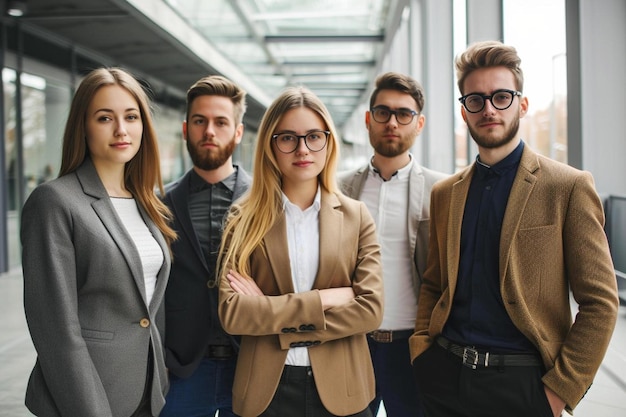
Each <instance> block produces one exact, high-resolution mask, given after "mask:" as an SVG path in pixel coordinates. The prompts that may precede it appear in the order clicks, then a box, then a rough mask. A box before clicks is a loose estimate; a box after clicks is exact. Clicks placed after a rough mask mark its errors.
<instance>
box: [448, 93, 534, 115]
mask: <svg viewBox="0 0 626 417" xmlns="http://www.w3.org/2000/svg"><path fill="white" fill-rule="evenodd" d="M521 95H522V92H521V91H513V90H506V89H501V90H496V91H494V92H493V93H492V94H491V95H490V96H488V95H486V94H478V93H470V94H466V95H464V96H463V97H460V98H459V101H460V102H461V104H463V106H465V110H467V111H468V112H470V113H478V112H479V111H482V109H484V108H485V103H486V102H487V100H489V101H491V105H492V106H493V107H494V108H495V109H497V110H506V109H508V108H509V107H511V104H513V99H514V98H515V96H521Z"/></svg>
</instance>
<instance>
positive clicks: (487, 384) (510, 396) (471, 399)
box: [413, 343, 552, 417]
mask: <svg viewBox="0 0 626 417" xmlns="http://www.w3.org/2000/svg"><path fill="white" fill-rule="evenodd" d="M507 356H509V355H507ZM483 358H484V356H481V360H483V361H484V359H483ZM511 363H513V364H514V365H506V363H505V362H503V363H500V365H497V363H496V365H495V366H484V363H479V364H477V366H475V367H473V366H471V364H470V365H469V366H468V363H465V364H464V363H463V359H462V357H460V356H459V355H458V354H456V353H453V352H452V351H450V350H448V349H446V348H444V347H442V346H441V345H440V344H438V343H433V345H432V346H431V347H430V348H429V349H428V350H426V351H425V352H424V353H422V354H421V355H420V356H418V357H417V358H415V361H414V362H413V369H414V372H415V377H416V379H417V383H418V386H419V392H420V395H421V396H422V403H423V406H424V414H425V416H426V417H441V416H446V417H502V416H507V417H528V416H533V417H552V410H551V409H550V404H549V403H548V399H547V397H546V395H545V391H544V386H543V383H542V381H541V377H542V376H543V374H544V369H543V366H542V365H541V364H540V363H538V364H529V365H520V364H519V363H516V362H515V361H514V360H512V361H511Z"/></svg>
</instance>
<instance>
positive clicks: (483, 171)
mask: <svg viewBox="0 0 626 417" xmlns="http://www.w3.org/2000/svg"><path fill="white" fill-rule="evenodd" d="M523 151H524V142H523V141H520V143H519V144H518V145H517V147H516V148H515V149H514V150H513V151H512V152H511V153H510V154H508V155H507V156H506V158H504V159H503V160H501V161H499V162H498V163H496V164H495V165H487V164H485V163H484V162H481V160H480V155H476V171H477V172H478V173H479V174H480V175H489V174H490V173H493V174H496V175H502V174H504V173H506V172H507V171H509V170H511V169H516V168H517V166H518V165H519V162H520V161H521V160H522V152H523Z"/></svg>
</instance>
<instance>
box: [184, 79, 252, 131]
mask: <svg viewBox="0 0 626 417" xmlns="http://www.w3.org/2000/svg"><path fill="white" fill-rule="evenodd" d="M200 96H222V97H228V98H229V99H230V100H231V101H232V102H233V106H234V114H233V117H234V119H235V122H236V123H241V122H242V121H243V115H244V113H245V112H246V92H245V91H244V90H243V89H242V88H241V87H239V86H238V85H237V84H235V83H234V82H232V81H230V80H229V79H227V78H225V77H222V76H221V75H209V76H207V77H203V78H201V79H199V80H198V81H196V82H195V83H194V85H192V86H191V87H189V90H187V115H186V117H185V119H186V120H187V121H189V109H190V108H191V104H192V103H193V101H194V100H195V99H196V98H198V97H200Z"/></svg>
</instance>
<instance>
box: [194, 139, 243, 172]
mask: <svg viewBox="0 0 626 417" xmlns="http://www.w3.org/2000/svg"><path fill="white" fill-rule="evenodd" d="M186 142H187V151H188V152H189V156H190V157H191V161H192V162H193V165H194V166H196V167H198V168H200V169H202V170H205V171H213V170H214V169H217V168H219V167H221V166H222V165H224V164H225V163H226V162H227V161H228V159H229V158H230V157H231V156H232V155H233V152H235V147H236V146H237V144H236V143H235V136H233V137H232V138H231V140H230V141H229V142H228V143H226V144H225V145H224V146H223V147H220V146H219V145H218V147H217V148H209V149H206V150H204V149H201V148H200V146H201V145H202V144H203V143H204V142H206V140H205V139H203V140H201V141H199V142H197V143H195V144H193V143H192V142H191V141H190V140H189V135H187V141H186Z"/></svg>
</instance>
